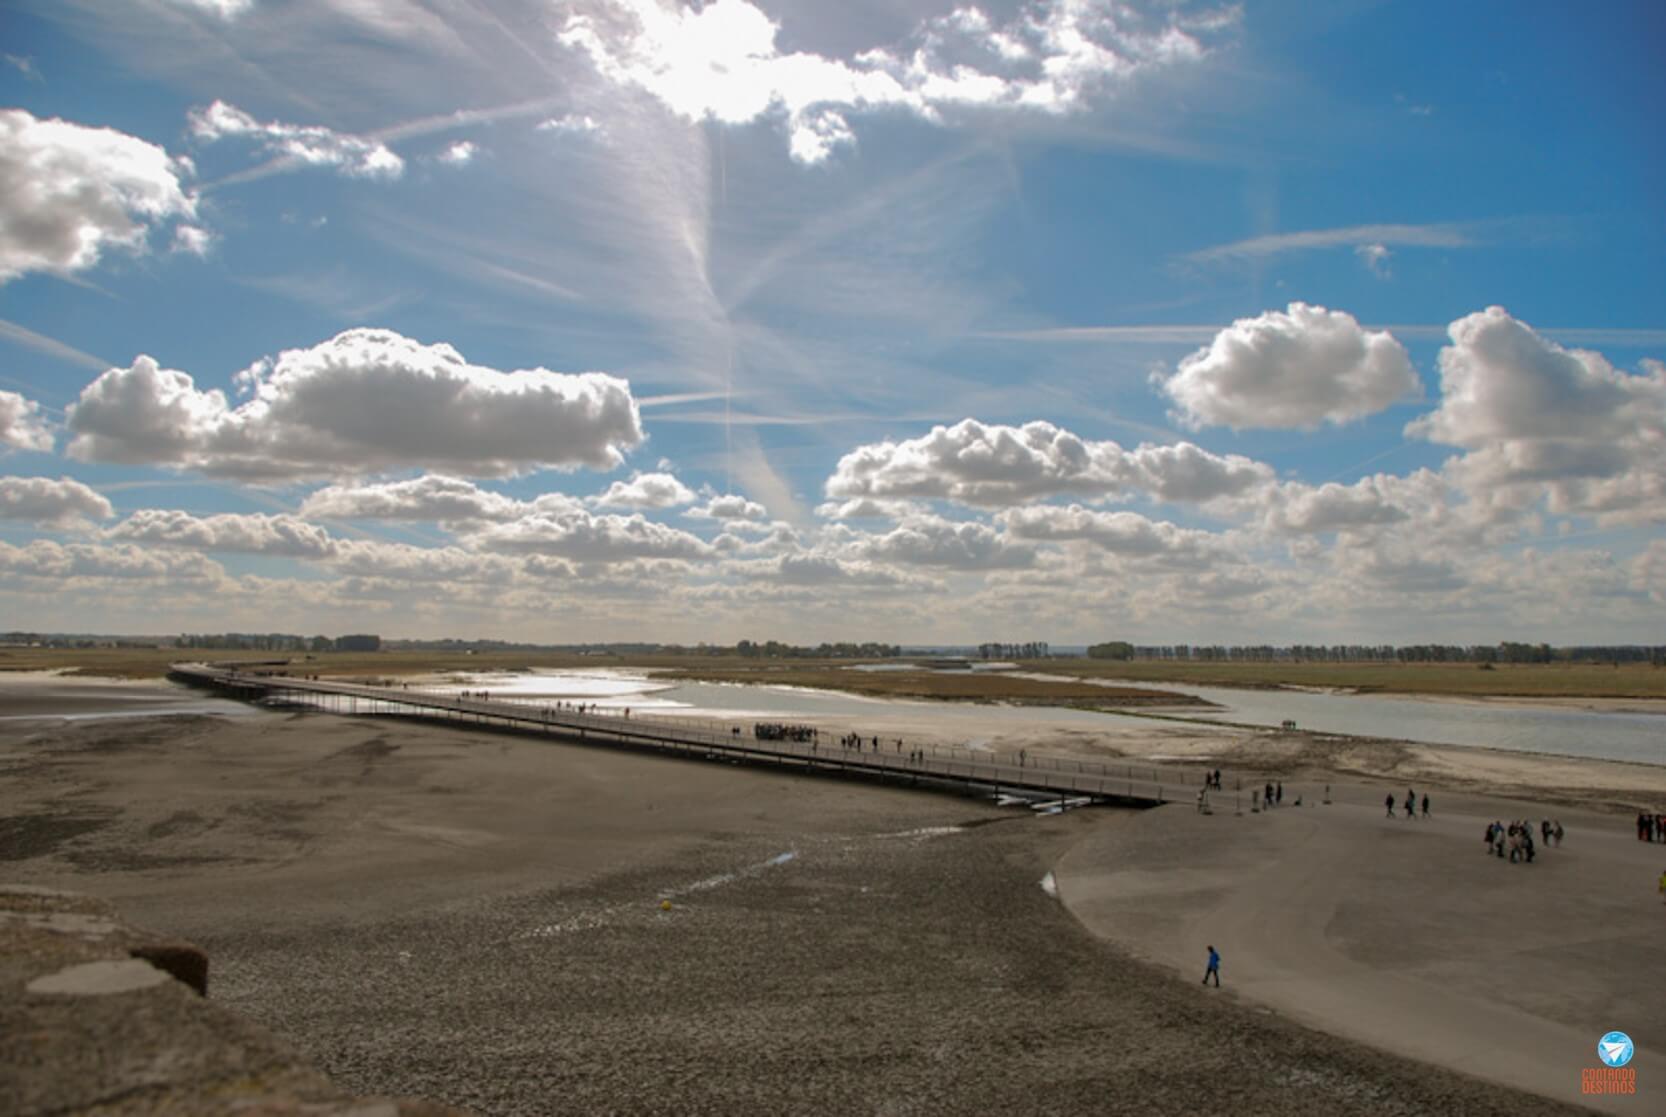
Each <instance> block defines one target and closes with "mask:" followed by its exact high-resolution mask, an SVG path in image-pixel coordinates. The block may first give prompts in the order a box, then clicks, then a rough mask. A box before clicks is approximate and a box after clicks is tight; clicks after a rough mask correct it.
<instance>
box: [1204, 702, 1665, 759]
mask: <svg viewBox="0 0 1666 1117" xmlns="http://www.w3.org/2000/svg"><path fill="white" fill-rule="evenodd" d="M1186 691H1187V693H1189V694H1195V695H1197V696H1198V697H1199V698H1204V699H1207V700H1209V701H1210V702H1214V703H1216V704H1218V705H1219V706H1221V707H1223V708H1222V709H1219V710H1208V711H1204V712H1203V713H1201V714H1199V715H1198V716H1200V717H1205V718H1212V719H1218V720H1224V721H1239V722H1248V723H1250V724H1253V725H1268V726H1276V725H1278V724H1279V723H1280V722H1282V721H1283V720H1284V719H1285V718H1294V719H1295V721H1296V724H1297V725H1299V726H1300V727H1301V728H1303V729H1313V730H1318V731H1320V732H1324V733H1350V734H1354V735H1357V736H1363V737H1392V738H1395V739H1397V740H1406V741H1427V742H1429V743H1431V744H1444V745H1484V746H1486V747H1488V748H1496V749H1508V750H1510V751H1512V752H1538V753H1551V754H1557V755H1561V756H1591V757H1601V758H1603V759H1607V760H1632V761H1638V762H1640V763H1643V764H1666V717H1663V716H1661V715H1660V714H1631V713H1620V712H1611V711H1594V710H1562V709H1557V708H1555V707H1551V706H1510V705H1505V704H1504V703H1501V702H1500V703H1494V702H1486V703H1480V702H1448V701H1430V700H1427V699H1419V698H1412V697H1406V696H1395V697H1390V696H1387V695H1380V694H1312V693H1308V692H1305V691H1288V690H1236V689H1232V688H1227V687H1194V686H1188V687H1187V688H1186Z"/></svg>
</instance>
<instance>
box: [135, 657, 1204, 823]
mask: <svg viewBox="0 0 1666 1117" xmlns="http://www.w3.org/2000/svg"><path fill="white" fill-rule="evenodd" d="M168 673H169V676H170V677H171V678H174V679H176V680H178V681H180V682H183V683H186V684H188V685H192V686H197V687H203V688H206V689H210V690H214V691H217V692H219V693H221V694H224V695H227V696H228V697H232V698H236V699H240V700H242V701H247V702H266V703H273V702H278V703H282V702H292V703H297V704H305V705H310V706H315V707H318V708H321V709H324V710H327V711H331V712H335V713H344V714H349V715H360V714H384V715H385V714H393V715H402V716H406V717H420V718H428V719H435V720H443V721H449V722H456V723H463V724H470V725H478V726H483V727H488V726H489V727H493V728H498V729H505V730H511V731H516V732H522V733H528V734H535V735H540V736H546V737H553V738H557V739H561V740H566V741H578V742H582V743H585V744H595V745H607V746H615V747H623V748H632V749H639V750H645V751H652V752H658V753H663V754H670V755H677V756H685V757H694V758H701V759H706V760H726V761H731V762H734V763H743V764H753V765H767V766H770V767H776V768H784V769H789V770H797V771H804V772H814V773H820V774H825V775H837V776H845V777H854V778H866V779H873V780H879V781H883V782H888V783H896V784H901V785H904V786H909V787H920V788H926V789H931V790H938V791H953V792H959V793H962V794H968V795H975V796H979V797H985V798H995V799H997V800H1005V801H1008V802H1023V803H1027V804H1028V805H1029V806H1031V807H1033V808H1035V809H1037V810H1046V811H1057V810H1065V809H1068V808H1071V807H1078V806H1087V805H1089V804H1114V805H1119V806H1141V807H1146V806H1156V805H1157V804H1159V803H1162V802H1165V801H1168V800H1173V799H1175V798H1182V797H1185V796H1186V795H1187V794H1188V793H1189V791H1188V789H1186V788H1185V787H1184V786H1183V785H1182V784H1180V783H1179V782H1177V781H1178V780H1179V779H1180V778H1182V777H1180V776H1179V775H1178V774H1177V773H1172V772H1171V773H1168V775H1169V777H1170V778H1169V780H1168V782H1167V783H1166V784H1165V782H1164V780H1163V775H1164V773H1163V772H1161V771H1160V770H1159V769H1155V768H1151V767H1149V766H1135V765H1123V764H1112V763H1106V762H1101V761H1096V760H1078V759H1075V758H1068V757H1053V756H1029V755H1021V756H1019V757H1013V756H1010V755H1001V754H997V753H991V752H987V751H979V750H973V749H965V748H958V747H951V746H942V745H939V746H931V745H926V746H923V747H919V748H916V747H912V746H910V745H909V744H908V743H907V742H906V741H896V740H894V739H893V740H888V741H887V740H876V739H874V738H871V737H865V738H862V739H861V743H860V745H859V746H854V747H853V746H851V745H848V744H845V743H842V742H841V741H840V740H838V739H837V738H836V737H834V736H833V735H831V734H829V735H821V734H817V735H816V736H813V737H811V738H810V739H809V740H790V739H789V740H776V739H760V738H758V737H756V736H754V734H753V731H752V728H751V727H750V726H748V725H739V724H734V723H725V722H722V721H717V720H714V719H704V718H675V717H667V716H661V715H658V714H655V715H650V716H647V717H644V716H641V715H640V714H636V713H633V712H631V711H630V710H628V709H616V710H597V709H595V708H593V707H591V708H589V709H586V710H583V711H581V710H580V709H578V708H576V707H575V706H574V705H573V704H571V703H552V702H549V701H548V700H533V699H523V700H514V699H507V698H502V697H498V698H492V697H484V696H479V695H474V694H455V693H449V692H445V693H442V692H435V691H425V690H422V689H421V688H419V687H413V686H410V685H408V684H401V685H399V686H385V685H374V686H373V685H368V684H363V683H351V682H343V681H340V680H332V679H319V678H312V677H308V676H304V675H290V674H287V673H284V671H283V669H282V665H280V664H273V663H266V664H247V663H242V664H236V665H229V664H212V663H176V664H173V665H172V667H171V668H170V669H169V672H168ZM716 726H722V727H723V728H722V729H714V727H716Z"/></svg>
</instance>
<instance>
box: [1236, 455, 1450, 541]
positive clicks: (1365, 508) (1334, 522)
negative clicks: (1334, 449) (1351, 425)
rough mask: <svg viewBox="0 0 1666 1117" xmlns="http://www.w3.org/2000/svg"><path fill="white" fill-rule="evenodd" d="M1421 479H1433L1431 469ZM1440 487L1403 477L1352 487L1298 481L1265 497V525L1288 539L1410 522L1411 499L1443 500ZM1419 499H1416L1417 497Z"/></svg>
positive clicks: (1379, 476) (1379, 477) (1371, 479)
mask: <svg viewBox="0 0 1666 1117" xmlns="http://www.w3.org/2000/svg"><path fill="white" fill-rule="evenodd" d="M1418 474H1419V475H1420V476H1421V477H1424V478H1428V479H1431V480H1433V479H1434V475H1433V474H1431V473H1429V471H1427V470H1419V471H1418ZM1440 487H1443V486H1440V485H1439V482H1438V481H1436V484H1435V485H1434V486H1422V489H1423V491H1422V492H1421V493H1416V491H1415V490H1416V488H1417V486H1414V485H1412V484H1408V483H1407V481H1406V480H1405V479H1404V478H1399V477H1393V476H1390V475H1387V474H1381V473H1379V474H1375V475H1373V476H1371V477H1363V478H1361V479H1360V480H1358V481H1355V482H1354V483H1353V484H1351V485H1339V484H1337V483H1336V482H1334V481H1332V482H1327V483H1326V484H1323V485H1319V486H1317V487H1315V486H1313V485H1307V484H1303V483H1302V482H1299V481H1292V482H1286V483H1283V484H1280V485H1278V486H1276V487H1275V488H1272V489H1269V490H1267V492H1266V511H1265V517H1264V520H1263V523H1264V526H1265V527H1267V528H1268V529H1269V530H1271V531H1274V532H1277V533H1280V534H1286V535H1322V534H1326V533H1329V532H1333V531H1355V530H1359V529H1362V528H1371V527H1381V526H1383V525H1386V524H1394V523H1400V522H1402V521H1404V520H1407V519H1409V518H1410V517H1411V512H1410V510H1409V509H1408V504H1409V503H1411V502H1410V501H1408V500H1407V497H1408V496H1412V497H1414V499H1415V497H1416V496H1421V497H1423V498H1424V499H1439V495H1438V489H1439V488H1440ZM1414 494H1415V496H1414Z"/></svg>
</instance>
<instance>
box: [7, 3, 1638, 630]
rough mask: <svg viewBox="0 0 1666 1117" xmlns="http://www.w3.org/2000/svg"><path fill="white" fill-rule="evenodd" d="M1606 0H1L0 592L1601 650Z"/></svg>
mask: <svg viewBox="0 0 1666 1117" xmlns="http://www.w3.org/2000/svg"><path fill="white" fill-rule="evenodd" d="M1662 41H1666V14H1663V13H1662V9H1661V8H1660V6H1659V5H1655V4H1648V3H1638V4H1619V3H1616V4H1609V5H1604V6H1601V7H1599V8H1597V9H1595V10H1579V9H1576V8H1574V7H1572V6H1568V5H1562V4H1551V3H1544V4H1532V3H1530V4H1519V3H1518V4H1486V3H1474V4H1466V5H1459V6H1456V7H1455V8H1452V7H1436V6H1432V5H1410V4H1399V5H1388V4H1364V3H1359V4H1350V3H1334V4H1328V5H1324V6H1323V10H1322V11H1320V10H1318V6H1315V5H1311V4H1295V3H1290V4H1255V3H1246V4H1242V5H1210V4H1199V5H1192V4H1183V3H1153V4H1148V5H1137V4H1130V5H1123V4H1111V3H1105V2H1101V0H1051V2H1040V0H1032V2H1028V3H1013V2H1004V3H988V4H983V5H971V4H959V5H957V4H954V3H926V2H919V3H908V2H895V3H880V2H877V0H862V2H851V3H845V4H839V5H827V4H821V3H812V2H808V0H793V2H772V0H717V2H714V3H709V4H700V3H692V4H691V3H674V2H666V3H660V2H657V0H470V2H467V3H464V2H461V0H458V2H447V0H98V2H94V0H58V2H53V3H45V2H41V3H31V2H28V0H25V2H23V3H19V4H14V5H11V6H9V7H8V9H7V11H6V13H5V14H4V15H0V43H3V44H4V51H3V53H4V55H5V58H4V60H3V64H0V104H3V105H4V106H6V108H5V109H4V110H3V114H0V126H3V129H4V131H5V133H6V136H5V142H4V143H0V445H3V446H4V447H5V455H4V457H3V458H0V605H3V612H4V615H5V617H6V620H5V621H4V622H0V624H3V626H4V627H12V628H34V629H49V630H98V631H130V632H152V633H166V632H173V631H180V630H191V631H202V630H228V629H239V630H248V629H260V630H285V631H307V632H313V631H320V632H329V633H334V632H336V631H339V630H348V629H352V630H360V629H374V630H378V631H381V632H383V633H384V634H386V635H394V636H437V635H443V634H453V635H492V636H501V637H506V638H513V639H528V640H551V641H578V640H602V639H663V640H699V639H708V640H713V641H731V640H735V639H738V638H741V637H743V636H744V637H751V638H755V639H767V638H777V639H785V640H792V641H797V642H816V641H819V640H823V639H845V638H862V639H866V638H884V639H893V640H899V641H905V642H913V641H918V642H955V641H978V640H984V639H1010V640H1022V639H1048V640H1051V641H1053V642H1054V643H1058V644H1067V643H1079V642H1090V641H1097V640H1100V639H1114V638H1126V639H1133V640H1138V641H1142V642H1181V641H1185V642H1201V641H1211V642H1213V641H1220V642H1235V641H1272V642H1289V641H1315V642H1331V641H1371V642H1379V641H1390V642H1415V641H1422V640H1442V641H1453V642H1482V641H1493V640H1499V639H1534V640H1538V639H1544V640H1551V641H1557V642H1569V643H1573V642H1608V641H1637V642H1658V638H1659V631H1660V623H1661V621H1662V619H1663V618H1666V534H1663V532H1662V520H1663V519H1666V366H1663V365H1662V364H1661V361H1662V359H1666V272H1663V270H1662V268H1661V267H1660V261H1661V259H1662V258H1663V257H1662V251H1661V250H1662V247H1663V240H1666V207H1663V206H1662V204H1661V202H1660V190H1659V184H1660V182H1661V181H1662V180H1663V177H1666V174H1663V172H1666V128H1662V127H1661V126H1660V121H1659V120H1658V116H1659V106H1660V105H1662V104H1666V74H1663V72H1662V71H1661V69H1660V68H1659V66H1658V65H1656V64H1655V62H1654V60H1653V59H1652V57H1651V55H1650V52H1651V51H1653V50H1655V49H1657V47H1658V44H1659V43H1660V42H1662Z"/></svg>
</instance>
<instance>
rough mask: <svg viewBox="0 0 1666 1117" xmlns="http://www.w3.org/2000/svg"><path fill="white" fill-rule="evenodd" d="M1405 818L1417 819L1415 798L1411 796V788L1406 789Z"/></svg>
mask: <svg viewBox="0 0 1666 1117" xmlns="http://www.w3.org/2000/svg"><path fill="white" fill-rule="evenodd" d="M1406 817H1407V818H1416V817H1417V796H1416V795H1413V794H1412V790H1411V788H1409V787H1408V788H1406Z"/></svg>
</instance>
